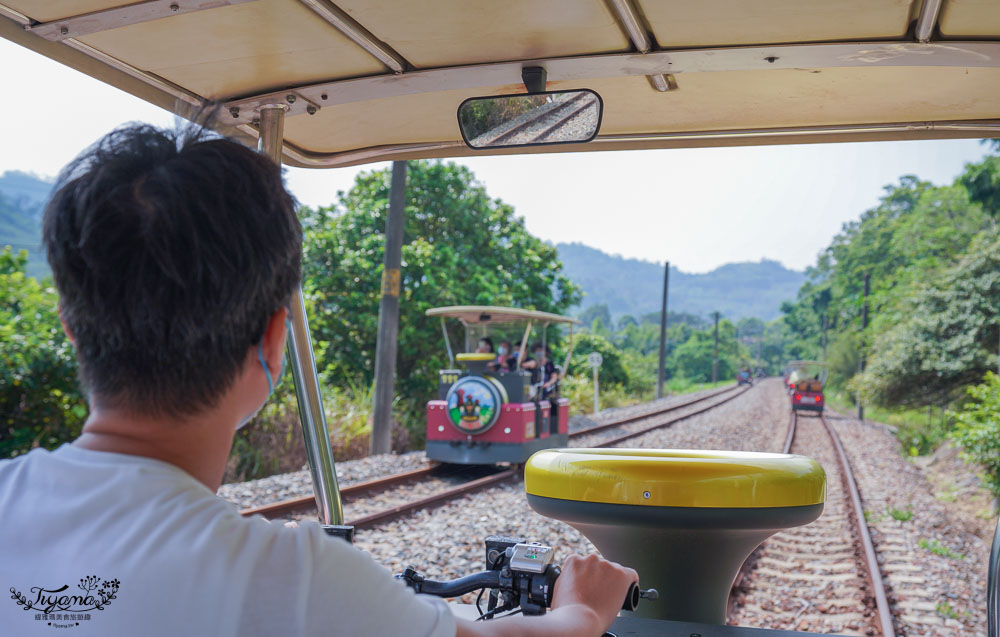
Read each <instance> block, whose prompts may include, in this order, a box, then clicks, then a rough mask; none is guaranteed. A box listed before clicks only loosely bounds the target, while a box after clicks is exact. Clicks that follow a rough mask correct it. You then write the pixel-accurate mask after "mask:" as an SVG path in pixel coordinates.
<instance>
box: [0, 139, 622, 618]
mask: <svg viewBox="0 0 1000 637" xmlns="http://www.w3.org/2000/svg"><path fill="white" fill-rule="evenodd" d="M53 192H54V194H53V195H52V198H51V200H50V201H49V203H48V205H47V207H46V210H45V218H44V224H43V242H44V246H45V254H46V256H47V258H48V261H49V265H50V266H51V267H52V273H53V276H54V278H55V284H56V287H57V289H58V291H59V295H60V298H59V314H60V317H61V319H62V321H63V326H64V328H65V330H66V334H67V336H68V337H69V340H70V341H71V342H72V343H73V345H74V347H75V349H76V355H77V360H78V362H79V370H80V373H79V377H80V380H81V381H82V383H83V386H84V391H85V393H86V396H87V401H88V403H89V404H90V414H89V416H88V418H87V421H86V422H85V423H84V425H83V432H82V434H81V435H80V436H79V437H78V438H77V439H76V440H75V441H73V442H72V443H67V444H64V445H62V446H61V447H59V448H58V449H56V450H54V451H49V450H47V449H42V448H38V449H34V450H32V451H31V452H29V453H27V454H25V455H22V456H19V457H17V458H14V459H7V460H0V511H2V512H3V515H2V516H0V582H3V586H4V587H8V588H10V590H11V593H12V597H14V598H15V599H14V600H10V601H7V602H6V603H4V604H0V626H3V634H4V635H27V634H32V635H42V634H51V631H50V630H46V628H45V622H44V621H37V619H40V618H41V617H42V616H43V613H50V612H55V611H53V608H56V607H57V606H58V610H59V611H60V614H63V613H65V614H64V615H63V616H69V615H70V613H73V614H76V613H77V611H76V610H70V609H68V608H66V607H65V606H62V605H59V604H60V602H59V600H66V599H70V600H71V601H72V600H79V601H73V603H72V607H73V608H81V610H79V617H76V618H74V619H79V621H78V622H77V626H75V628H77V629H78V630H71V631H70V634H76V633H80V634H81V635H143V636H145V637H177V636H178V635H239V636H241V637H265V636H266V637H274V636H277V635H281V636H288V637H299V636H305V635H309V636H312V635H317V636H319V635H324V636H325V635H359V636H372V637H376V636H393V637H396V636H400V637H403V636H409V635H413V636H423V637H453V636H456V635H457V636H459V637H464V636H487V635H494V636H496V635H524V636H535V635H538V636H541V635H594V636H595V637H596V636H597V635H600V634H601V633H602V632H603V631H605V630H606V629H607V628H609V627H610V626H611V622H612V621H613V620H614V618H615V616H616V615H617V614H618V610H619V609H620V608H621V600H622V599H623V598H624V597H625V592H626V591H627V590H628V587H629V586H630V584H631V583H633V582H636V581H637V579H638V577H637V575H636V573H635V571H633V570H632V569H627V568H623V567H620V566H618V565H616V564H613V563H611V562H608V561H605V560H604V559H602V558H600V557H598V556H596V555H590V556H588V557H586V558H580V557H576V556H570V557H569V558H568V559H567V560H566V561H564V562H563V563H562V575H561V576H560V577H559V579H558V581H557V582H556V585H555V590H554V599H553V604H552V605H553V610H552V612H549V613H546V614H545V615H543V616H540V617H524V616H517V617H504V618H502V619H496V620H492V621H484V622H472V621H469V620H466V619H461V618H456V617H455V616H454V615H453V614H452V613H451V612H449V610H448V608H447V606H446V605H445V604H444V603H443V602H442V601H441V600H438V599H433V598H428V597H423V596H417V595H414V593H413V591H411V590H410V589H408V588H406V587H405V586H404V585H403V584H402V583H401V582H400V581H398V580H394V579H393V578H392V576H391V575H390V574H389V572H388V571H387V570H386V569H385V568H384V567H382V566H380V565H379V564H377V563H376V562H375V561H374V560H373V559H372V558H371V556H370V555H369V554H368V553H366V552H363V551H360V550H358V549H356V548H355V547H353V546H352V545H351V544H349V543H347V542H346V541H344V540H342V539H339V538H333V537H330V536H328V535H327V534H326V533H325V532H324V531H323V529H322V528H321V527H320V525H319V524H317V523H316V522H312V521H310V522H303V523H301V524H300V525H299V527H298V528H289V527H286V526H284V525H281V524H272V523H269V522H268V521H266V520H264V519H263V518H262V517H260V516H253V517H251V518H245V517H243V516H241V515H240V513H239V510H238V509H237V508H236V507H235V506H234V505H233V504H231V503H229V502H226V501H224V500H222V499H220V498H218V497H217V496H216V495H215V492H216V491H217V490H218V488H219V484H220V482H221V481H222V476H223V473H224V472H225V469H226V461H227V458H228V457H229V452H230V449H231V448H232V445H233V436H234V435H235V433H236V431H237V430H238V429H239V428H241V427H243V426H244V425H246V424H247V423H248V422H249V421H250V420H251V419H252V418H253V417H254V415H255V414H256V413H257V412H258V411H259V410H260V409H261V407H263V405H264V404H265V403H266V402H267V400H268V398H269V397H270V396H271V393H272V391H273V390H274V386H275V384H276V383H278V382H280V381H281V378H282V361H283V360H284V358H285V337H286V334H287V327H286V325H287V320H288V317H289V309H288V308H289V304H290V302H291V300H292V298H293V295H294V294H295V292H296V290H297V289H298V286H299V282H300V278H301V263H302V243H301V241H302V229H301V227H300V226H299V221H298V218H297V216H296V214H295V212H296V211H295V202H294V200H293V199H292V197H291V196H290V195H289V194H288V193H287V192H286V191H285V189H284V185H283V184H282V179H281V170H280V168H279V167H278V166H277V165H275V164H274V163H273V162H272V161H271V160H269V159H268V158H267V157H265V156H263V155H260V154H258V153H255V152H253V151H252V150H250V149H249V148H247V147H245V146H243V145H241V144H239V143H236V142H233V141H229V140H225V139H220V138H207V137H206V136H204V135H201V136H198V137H195V138H192V139H186V140H179V139H178V137H177V136H176V135H173V134H169V133H166V132H163V131H160V130H157V129H154V128H152V127H150V126H139V125H132V126H129V127H127V128H124V129H120V130H118V131H116V132H114V133H112V134H110V135H109V136H107V137H105V138H104V139H102V140H101V141H99V142H98V143H97V145H96V146H94V147H93V148H92V149H91V150H89V151H88V152H87V153H85V154H84V155H82V156H81V157H80V158H78V159H77V160H76V161H74V162H73V163H72V164H71V165H70V166H69V167H67V168H66V169H65V170H64V171H63V173H62V174H61V175H60V177H59V181H58V182H57V184H56V185H55V189H54V191H53ZM23 424H25V425H29V424H32V423H23ZM34 424H37V425H39V426H42V423H41V422H39V423H34ZM498 530H499V529H498ZM454 531H455V539H456V542H463V541H464V540H465V539H466V538H464V537H463V534H464V531H463V530H462V529H460V528H455V529H454ZM409 539H411V538H401V540H407V541H408V540H409ZM78 582H79V584H78ZM63 590H65V591H66V592H65V593H60V592H59V591H63ZM80 591H83V593H84V595H81V593H80ZM60 595H64V596H63V597H59V596H60ZM14 601H18V604H15V603H14ZM36 602H37V603H38V606H37V608H34V607H32V608H31V612H25V611H26V610H27V608H28V607H25V606H24V605H25V604H34V603H36ZM95 602H96V604H97V606H95V605H94V603H95ZM94 608H98V609H100V610H93V609H94ZM84 613H86V615H84ZM50 617H52V621H51V622H50V623H51V627H52V628H55V627H57V626H58V624H57V623H56V621H57V616H55V615H53V616H50ZM64 626H73V624H72V623H71V622H68V621H67V622H65V624H64ZM57 632H58V631H57Z"/></svg>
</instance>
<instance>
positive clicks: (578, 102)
mask: <svg viewBox="0 0 1000 637" xmlns="http://www.w3.org/2000/svg"><path fill="white" fill-rule="evenodd" d="M594 103H595V98H594V97H593V96H591V95H589V94H587V93H581V94H579V95H576V96H574V97H572V98H570V99H568V100H564V101H561V102H558V103H556V104H554V105H552V107H551V108H548V109H539V110H540V112H539V113H538V114H537V115H535V116H533V117H530V118H528V119H526V120H525V121H523V122H521V123H519V124H517V125H516V126H514V127H512V128H511V129H510V130H507V131H505V132H503V133H501V134H500V135H497V136H496V137H495V138H493V139H492V140H490V142H489V143H490V144H492V145H501V146H507V145H515V144H531V143H536V142H539V141H542V140H544V139H546V138H548V137H551V136H552V135H553V134H554V133H556V132H558V130H559V129H560V128H562V127H563V126H565V125H566V124H567V123H569V122H570V121H571V120H572V119H573V118H575V117H576V116H578V115H580V114H581V113H583V111H585V110H586V109H588V108H590V107H591V106H593V105H594ZM548 122H552V123H551V124H549V123H548ZM537 126H543V128H541V130H539V131H537V132H535V131H533V130H532V129H533V128H535V127H537ZM522 134H523V135H524V136H525V139H517V138H518V136H519V135H522Z"/></svg>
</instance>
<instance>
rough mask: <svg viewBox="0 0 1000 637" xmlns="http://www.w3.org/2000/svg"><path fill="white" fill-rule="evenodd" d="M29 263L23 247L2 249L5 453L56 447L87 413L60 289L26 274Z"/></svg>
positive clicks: (0, 432) (1, 445)
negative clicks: (62, 315)
mask: <svg viewBox="0 0 1000 637" xmlns="http://www.w3.org/2000/svg"><path fill="white" fill-rule="evenodd" d="M27 262H28V255H27V253H25V252H23V251H22V252H20V253H19V254H16V255H15V254H14V253H13V251H12V250H11V249H10V247H7V248H6V249H4V250H3V251H2V252H0V342H2V343H3V348H0V458H10V457H13V456H17V455H20V454H22V453H26V452H28V451H30V450H31V449H33V448H35V447H46V448H49V449H51V448H55V447H57V446H59V445H60V444H62V443H63V442H66V441H68V440H71V439H73V438H74V437H76V436H77V435H78V434H79V432H80V428H81V426H82V424H83V421H84V420H85V419H86V417H87V404H86V402H85V401H84V398H83V395H82V393H81V391H80V389H79V386H78V385H77V380H76V370H77V366H76V358H75V356H74V354H73V348H72V346H71V345H70V343H69V340H68V339H67V338H66V335H65V334H64V333H63V331H62V327H61V326H60V324H59V314H58V309H57V308H58V298H57V296H56V292H55V290H54V289H53V287H52V285H51V282H50V281H49V280H45V281H41V282H40V281H38V280H36V279H34V278H32V277H29V276H27V274H26V273H25V271H26V267H27Z"/></svg>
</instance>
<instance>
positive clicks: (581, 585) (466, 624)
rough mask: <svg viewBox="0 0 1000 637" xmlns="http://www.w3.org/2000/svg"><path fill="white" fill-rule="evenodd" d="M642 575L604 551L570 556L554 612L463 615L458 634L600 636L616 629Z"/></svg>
mask: <svg viewBox="0 0 1000 637" xmlns="http://www.w3.org/2000/svg"><path fill="white" fill-rule="evenodd" d="M638 581H639V575H638V574H637V573H636V572H635V571H633V570H632V569H630V568H626V567H624V566H620V565H618V564H615V563H614V562H609V561H607V560H606V559H604V558H602V557H600V556H599V555H588V556H587V557H580V556H579V555H570V556H569V557H568V558H567V559H566V561H565V562H563V564H562V574H561V575H560V576H559V579H557V580H556V590H555V591H553V594H552V610H551V611H549V612H548V613H546V614H545V615H543V616H541V617H525V616H523V615H518V616H516V617H502V618H500V619H491V620H489V621H483V622H474V621H469V620H465V619H459V620H458V621H457V624H458V632H457V637H598V636H599V635H601V634H603V633H604V632H605V631H607V629H608V628H610V627H611V623H612V622H614V621H615V617H616V616H617V615H618V611H620V610H621V608H622V602H624V601H625V594H626V593H628V589H629V586H630V585H631V584H632V582H638Z"/></svg>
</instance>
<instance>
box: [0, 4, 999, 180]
mask: <svg viewBox="0 0 1000 637" xmlns="http://www.w3.org/2000/svg"><path fill="white" fill-rule="evenodd" d="M0 37H4V38H7V39H9V40H12V41H14V42H17V43H20V44H22V45H24V46H27V47H29V48H31V49H33V50H35V51H38V52H40V53H41V54H43V55H46V56H48V57H50V58H53V59H56V60H58V61H60V62H63V63H64V64H67V65H69V66H72V67H74V68H77V69H79V70H81V71H83V72H84V73H87V74H89V75H92V76H94V77H96V78H98V79H100V80H102V81H104V82H107V83H109V84H112V85H114V86H117V87H119V88H122V89H124V90H126V91H129V92H131V93H133V94H135V95H138V96H139V97H141V98H143V99H145V100H148V101H150V102H152V103H155V104H159V105H160V106H163V107H166V108H169V109H171V110H174V111H177V112H180V113H182V114H184V113H188V112H189V110H188V109H190V108H192V107H197V106H199V105H201V104H203V103H204V102H206V101H207V100H210V99H215V100H221V101H223V102H225V104H226V108H225V110H224V112H223V116H224V119H225V121H226V122H227V123H228V124H230V125H233V126H236V127H237V130H238V131H239V133H240V134H243V135H246V136H250V137H255V136H256V134H257V132H256V118H257V112H258V109H259V107H260V106H261V105H264V104H274V103H281V104H284V105H286V106H287V107H288V111H287V119H286V121H285V126H284V136H285V137H284V138H285V149H284V152H285V159H286V161H287V162H288V163H290V164H294V165H303V166H344V165H351V164H358V163H364V162H370V161H376V160H384V159H402V158H417V157H444V156H461V155H474V154H484V153H496V154H499V153H512V152H514V153H524V152H557V151H576V152H578V151H583V150H611V149H628V148H671V147H694V146H718V145H746V144H769V143H804V142H822V141H848V140H878V139H927V138H951V137H990V136H1000V2H997V1H996V0H755V1H754V2H748V1H747V0H698V1H696V2H693V1H691V0H505V1H504V2H497V1H496V0H406V1H405V2H402V1H401V2H386V1H384V0H381V1H375V0H335V1H334V2H330V1H329V0H149V1H146V2H124V1H121V0H47V1H46V2H39V1H38V0H0ZM525 66H541V67H544V68H545V69H546V71H547V74H548V80H549V83H548V86H549V89H550V90H555V89H569V88H580V87H586V88H591V89H594V90H596V91H597V92H598V93H600V94H601V96H602V97H603V99H604V104H605V114H604V119H603V124H602V129H601V132H600V135H599V136H598V138H597V139H596V140H595V141H593V142H591V143H589V144H586V145H563V146H553V147H546V148H542V149H523V148H519V149H514V150H491V151H473V150H470V149H467V148H466V147H465V146H464V144H462V142H461V136H460V134H459V130H458V124H457V118H456V114H455V113H456V109H457V107H458V105H459V104H460V103H461V102H462V100H464V99H465V98H467V97H470V96H475V95H487V94H495V93H518V92H523V91H524V87H523V85H522V83H521V69H522V67H525ZM16 88H17V87H7V89H8V91H11V90H16ZM82 99H87V96H85V95H66V101H65V104H61V105H60V112H62V113H72V104H73V102H74V101H77V100H82Z"/></svg>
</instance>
